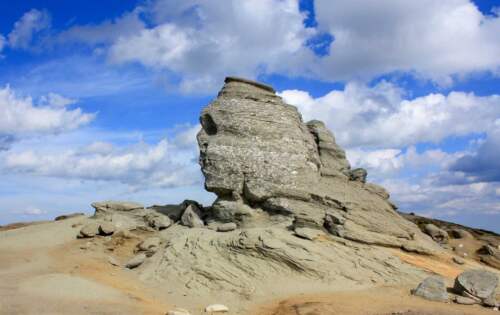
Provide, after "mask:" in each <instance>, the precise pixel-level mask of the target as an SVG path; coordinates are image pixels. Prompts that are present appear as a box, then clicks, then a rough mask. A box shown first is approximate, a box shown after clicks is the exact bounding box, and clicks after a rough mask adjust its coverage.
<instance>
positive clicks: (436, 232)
mask: <svg viewBox="0 0 500 315" xmlns="http://www.w3.org/2000/svg"><path fill="white" fill-rule="evenodd" d="M424 232H425V233H426V234H427V235H429V236H430V237H432V239H433V240H434V241H435V242H437V243H440V244H446V243H448V233H447V232H446V231H445V230H443V229H440V228H438V227H437V226H435V225H434V224H432V223H428V224H426V225H425V227H424Z"/></svg>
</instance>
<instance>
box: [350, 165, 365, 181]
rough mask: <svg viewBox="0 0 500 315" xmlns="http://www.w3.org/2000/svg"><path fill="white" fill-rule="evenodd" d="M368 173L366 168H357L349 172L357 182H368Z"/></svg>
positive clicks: (351, 177)
mask: <svg viewBox="0 0 500 315" xmlns="http://www.w3.org/2000/svg"><path fill="white" fill-rule="evenodd" d="M367 175H368V173H367V172H366V170H365V169H364V168H356V169H353V170H351V171H350V172H349V178H350V179H351V180H353V181H356V182H361V183H366V176H367Z"/></svg>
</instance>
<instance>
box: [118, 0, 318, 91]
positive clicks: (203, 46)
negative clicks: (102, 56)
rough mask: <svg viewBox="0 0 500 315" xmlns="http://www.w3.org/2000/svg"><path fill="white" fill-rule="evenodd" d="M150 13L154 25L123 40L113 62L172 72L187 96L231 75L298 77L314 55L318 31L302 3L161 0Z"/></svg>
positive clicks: (281, 0)
mask: <svg viewBox="0 0 500 315" xmlns="http://www.w3.org/2000/svg"><path fill="white" fill-rule="evenodd" d="M144 10H145V11H146V12H147V13H148V14H149V16H150V17H151V19H152V21H153V24H154V26H153V27H149V28H144V29H143V30H142V31H141V32H139V33H137V34H135V35H131V36H121V37H120V38H119V39H118V40H117V41H116V42H115V43H114V44H113V45H112V46H111V48H110V53H109V59H110V60H111V61H112V62H114V63H126V62H138V63H141V64H143V65H145V66H148V67H151V68H153V69H158V70H164V71H167V72H171V73H173V74H174V76H177V77H178V81H179V85H180V88H181V90H183V91H186V92H189V91H200V90H201V91H208V90H212V89H213V88H214V87H216V86H217V85H218V84H220V83H221V81H222V79H223V78H224V76H226V75H229V74H231V75H242V76H246V77H250V78H255V77H256V76H257V75H259V74H263V73H275V72H280V73H294V72H295V73H298V70H297V69H299V68H300V69H302V67H301V66H299V64H303V63H304V62H307V60H308V58H312V56H313V53H312V52H311V51H310V50H309V49H307V48H306V47H305V45H304V43H305V42H306V41H307V39H308V38H309V37H310V36H311V35H312V34H313V33H314V30H313V29H312V28H306V27H305V26H304V24H303V20H304V18H305V14H304V13H303V12H301V11H300V10H299V5H298V2H297V1H296V0H273V1H236V0H231V1H227V2H225V3H224V5H221V4H220V2H218V1H199V0H197V1H173V2H172V1H156V2H153V3H152V5H150V6H147V7H145V8H144ZM271 30H272V31H271Z"/></svg>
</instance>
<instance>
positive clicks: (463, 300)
mask: <svg viewBox="0 0 500 315" xmlns="http://www.w3.org/2000/svg"><path fill="white" fill-rule="evenodd" d="M454 301H455V303H457V304H463V305H473V304H478V301H476V300H474V299H471V298H468V297H465V296H456V297H455V299H454Z"/></svg>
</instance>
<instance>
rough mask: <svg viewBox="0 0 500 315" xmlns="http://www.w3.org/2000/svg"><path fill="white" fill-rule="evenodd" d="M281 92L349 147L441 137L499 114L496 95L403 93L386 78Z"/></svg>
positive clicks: (484, 127)
mask: <svg viewBox="0 0 500 315" xmlns="http://www.w3.org/2000/svg"><path fill="white" fill-rule="evenodd" d="M280 95H281V96H282V97H283V99H284V100H285V101H286V102H288V103H290V104H292V105H296V106H297V107H298V108H299V109H300V111H301V113H302V114H303V116H304V118H305V119H306V120H309V119H321V120H323V121H325V123H326V124H327V125H328V127H329V128H331V129H332V130H333V131H334V134H335V136H336V137H337V140H338V142H339V143H340V144H342V145H344V146H346V147H357V146H362V145H363V146H373V147H379V148H394V147H396V148H397V147H402V146H406V145H412V144H416V143H419V142H434V143H438V142H440V141H442V140H443V139H445V138H447V137H449V136H464V135H468V134H470V133H476V132H485V131H488V130H492V129H493V128H495V124H496V123H495V119H496V117H500V96H498V95H491V96H476V95H474V93H464V92H451V93H449V94H448V95H443V94H428V95H426V96H422V97H417V98H414V99H405V98H404V97H405V93H404V91H403V90H402V89H400V88H399V87H397V86H396V85H394V84H392V83H389V82H385V81H382V82H380V83H379V84H377V85H375V86H373V87H369V86H367V85H365V84H361V83H356V82H350V83H347V84H346V86H345V88H344V90H334V91H331V92H330V93H328V94H326V95H324V96H321V97H318V98H313V97H311V95H310V94H309V93H308V92H305V91H298V90H286V91H283V92H281V93H280Z"/></svg>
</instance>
